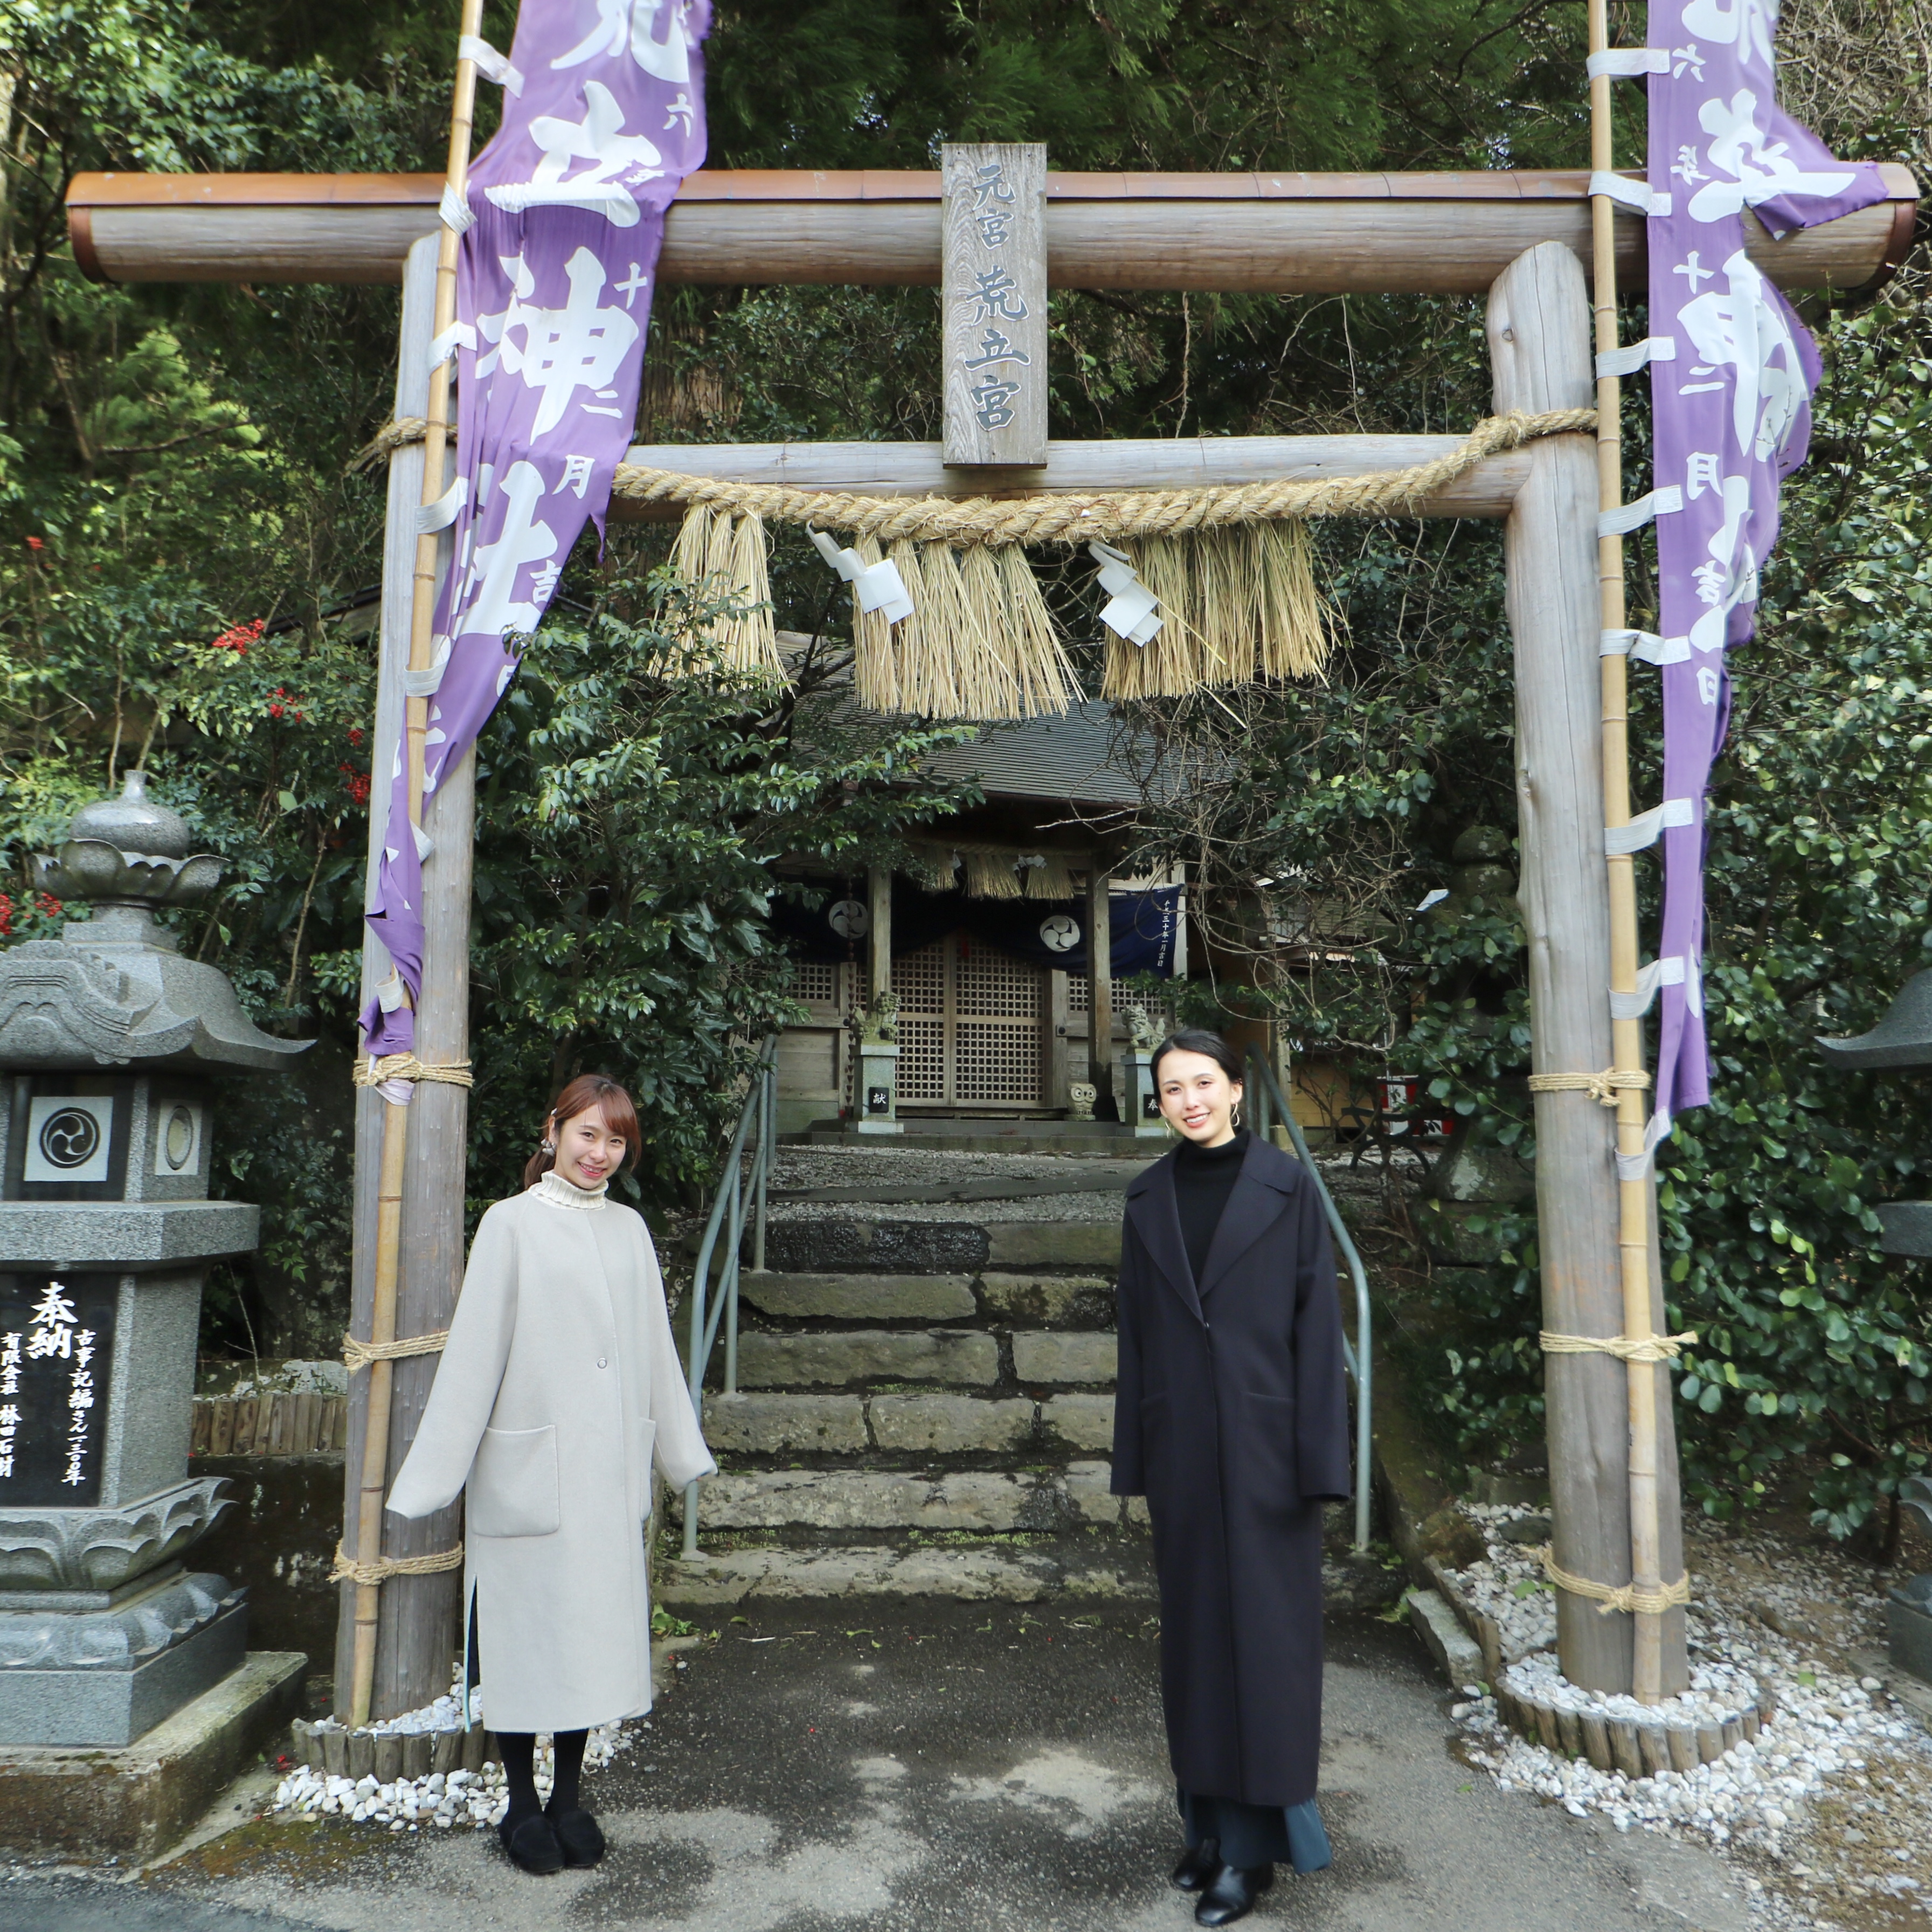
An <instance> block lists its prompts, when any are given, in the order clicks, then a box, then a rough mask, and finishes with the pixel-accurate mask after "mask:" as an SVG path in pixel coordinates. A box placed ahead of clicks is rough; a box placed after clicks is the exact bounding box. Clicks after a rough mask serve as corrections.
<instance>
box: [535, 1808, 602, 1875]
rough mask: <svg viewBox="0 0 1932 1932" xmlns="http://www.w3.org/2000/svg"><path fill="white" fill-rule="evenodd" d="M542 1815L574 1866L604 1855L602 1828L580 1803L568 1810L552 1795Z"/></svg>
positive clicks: (564, 1854)
mask: <svg viewBox="0 0 1932 1932" xmlns="http://www.w3.org/2000/svg"><path fill="white" fill-rule="evenodd" d="M543 1815H544V1821H545V1823H547V1824H548V1825H549V1826H550V1830H551V1832H553V1834H554V1835H555V1836H556V1842H557V1845H558V1847H559V1849H560V1850H561V1851H562V1854H563V1861H564V1863H565V1864H567V1865H568V1866H570V1867H572V1868H573V1869H574V1868H575V1867H578V1866H581V1865H594V1864H596V1862H597V1861H598V1859H599V1858H601V1857H602V1856H603V1855H604V1832H603V1829H602V1828H601V1826H599V1825H598V1823H597V1820H595V1818H593V1817H591V1815H590V1814H589V1812H588V1811H585V1810H584V1809H583V1807H582V1806H581V1805H573V1806H571V1808H570V1809H569V1810H568V1811H565V1810H564V1809H562V1808H561V1807H559V1805H558V1803H557V1802H556V1799H554V1798H553V1799H551V1800H550V1802H549V1803H548V1804H547V1805H545V1806H544V1814H543Z"/></svg>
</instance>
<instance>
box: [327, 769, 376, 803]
mask: <svg viewBox="0 0 1932 1932" xmlns="http://www.w3.org/2000/svg"><path fill="white" fill-rule="evenodd" d="M335 769H337V770H338V771H339V772H341V774H342V775H343V777H344V778H345V779H347V781H348V787H349V802H350V804H351V805H367V804H368V802H369V775H368V772H359V771H358V770H357V769H356V767H355V766H353V765H338V766H336V768H335Z"/></svg>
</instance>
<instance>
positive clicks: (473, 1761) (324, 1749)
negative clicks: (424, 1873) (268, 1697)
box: [293, 1718, 502, 1784]
mask: <svg viewBox="0 0 1932 1932" xmlns="http://www.w3.org/2000/svg"><path fill="white" fill-rule="evenodd" d="M293 1742H294V1744H295V1755H296V1757H298V1758H299V1759H300V1760H302V1763H304V1764H305V1765H306V1766H308V1769H310V1770H311V1771H319V1772H322V1773H323V1775H325V1776H326V1777H330V1778H355V1779H358V1780H360V1779H362V1778H374V1780H375V1781H376V1782H377V1784H395V1781H397V1780H398V1778H410V1779H415V1778H428V1776H429V1775H431V1773H432V1772H439V1771H440V1772H442V1773H443V1775H444V1776H445V1777H447V1776H448V1775H449V1773H450V1772H452V1771H466V1772H470V1773H471V1774H472V1775H474V1774H475V1773H476V1772H480V1771H481V1769H483V1767H484V1765H486V1764H500V1763H502V1753H501V1751H500V1750H499V1748H498V1746H497V1743H496V1734H495V1733H493V1732H490V1731H486V1730H484V1727H482V1726H481V1724H470V1725H468V1726H466V1727H464V1726H455V1725H452V1726H451V1727H449V1729H447V1730H440V1731H372V1730H367V1729H365V1728H364V1727H360V1726H358V1727H355V1728H353V1729H352V1728H350V1727H348V1726H347V1725H344V1724H311V1723H309V1722H308V1721H307V1720H306V1719H305V1718H297V1719H296V1721H295V1726H294V1740H293Z"/></svg>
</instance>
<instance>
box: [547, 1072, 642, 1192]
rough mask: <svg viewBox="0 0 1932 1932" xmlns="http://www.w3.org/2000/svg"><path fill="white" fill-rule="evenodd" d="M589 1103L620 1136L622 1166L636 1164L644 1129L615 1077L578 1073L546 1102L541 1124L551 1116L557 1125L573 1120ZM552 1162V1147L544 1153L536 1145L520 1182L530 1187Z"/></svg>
mask: <svg viewBox="0 0 1932 1932" xmlns="http://www.w3.org/2000/svg"><path fill="white" fill-rule="evenodd" d="M592 1107H595V1108H596V1109H598V1111H599V1112H601V1114H602V1115H603V1116H604V1125H605V1126H606V1127H608V1128H609V1129H610V1131H611V1132H612V1133H613V1134H622V1136H623V1137H624V1147H625V1154H624V1169H625V1172H628V1171H629V1170H630V1169H631V1168H634V1167H635V1166H637V1157H638V1156H639V1155H640V1154H642V1153H643V1151H644V1130H643V1128H641V1127H639V1126H638V1125H637V1109H636V1107H635V1106H633V1105H632V1104H631V1097H630V1095H629V1094H627V1093H625V1091H624V1090H623V1088H621V1087H619V1085H617V1083H616V1081H614V1080H612V1079H607V1078H606V1077H605V1076H604V1075H603V1074H601V1073H580V1074H579V1075H578V1076H577V1078H576V1079H574V1080H573V1081H572V1082H571V1083H570V1085H568V1087H566V1088H565V1089H564V1090H563V1091H562V1093H561V1094H559V1095H558V1096H557V1097H556V1099H555V1100H553V1101H552V1102H551V1103H550V1112H548V1113H547V1114H546V1115H544V1125H545V1126H546V1127H547V1126H549V1124H550V1123H551V1122H552V1121H555V1122H556V1124H557V1126H558V1127H562V1126H563V1124H565V1121H574V1120H575V1119H576V1118H577V1115H579V1114H586V1113H588V1112H589V1111H590V1109H592ZM554 1166H556V1150H555V1148H552V1149H551V1150H550V1151H549V1152H548V1153H545V1152H544V1150H543V1149H542V1148H538V1149H537V1151H536V1152H535V1154H532V1155H531V1156H530V1157H529V1160H527V1161H526V1162H525V1163H524V1164H523V1185H524V1186H525V1187H535V1185H536V1184H537V1183H538V1181H541V1179H542V1178H543V1177H544V1175H547V1173H548V1172H550V1169H552V1168H553V1167H554Z"/></svg>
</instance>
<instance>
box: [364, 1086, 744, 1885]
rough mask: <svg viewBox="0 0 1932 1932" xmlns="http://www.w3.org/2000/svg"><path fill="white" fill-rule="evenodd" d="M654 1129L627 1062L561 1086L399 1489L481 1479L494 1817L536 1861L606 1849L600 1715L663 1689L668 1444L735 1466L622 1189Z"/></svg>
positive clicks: (463, 1309) (533, 1865) (476, 1544)
mask: <svg viewBox="0 0 1932 1932" xmlns="http://www.w3.org/2000/svg"><path fill="white" fill-rule="evenodd" d="M642 1140H643V1137H642V1135H641V1134H640V1131H639V1130H638V1127H637V1112H636V1109H634V1107H633V1106H631V1097H630V1096H629V1095H628V1094H626V1093H625V1091H624V1090H623V1088H621V1087H619V1085H617V1083H616V1082H615V1081H614V1080H607V1079H604V1078H603V1077H602V1076H601V1075H598V1074H586V1075H584V1076H582V1077H581V1078H580V1079H576V1080H573V1081H572V1082H571V1083H570V1085H568V1087H566V1088H565V1089H564V1090H563V1091H562V1093H561V1094H559V1095H558V1096H557V1098H556V1104H555V1105H554V1106H553V1107H552V1108H551V1109H550V1115H549V1118H548V1119H547V1121H545V1122H544V1139H543V1147H542V1150H541V1152H539V1153H538V1154H536V1155H535V1156H534V1157H532V1160H531V1161H530V1163H529V1166H527V1167H526V1169H524V1171H523V1178H524V1181H525V1183H526V1186H525V1188H524V1190H523V1193H521V1194H519V1195H517V1196H514V1197H513V1198H512V1199H509V1200H508V1201H499V1202H497V1203H496V1205H495V1206H494V1207H493V1208H490V1210H489V1211H488V1212H487V1213H486V1214H484V1217H483V1219H482V1220H481V1223H479V1224H478V1227H477V1230H476V1238H475V1241H474V1242H473V1243H472V1244H471V1247H470V1250H469V1268H468V1271H466V1274H464V1276H463V1293H462V1296H461V1298H460V1300H459V1301H458V1303H457V1305H456V1313H455V1318H454V1319H452V1322H451V1323H450V1326H449V1341H448V1342H447V1343H446V1344H445V1346H444V1348H443V1361H442V1364H441V1366H440V1368H439V1369H438V1370H437V1377H436V1383H435V1386H434V1388H432V1389H431V1391H430V1398H429V1402H428V1406H426V1407H425V1409H424V1411H423V1418H422V1426H421V1427H420V1428H419V1429H418V1430H417V1431H416V1442H415V1444H414V1445H413V1448H411V1449H410V1453H409V1455H408V1457H407V1459H406V1460H404V1464H403V1466H402V1468H401V1470H400V1471H399V1472H398V1475H397V1477H396V1481H395V1487H394V1488H393V1489H392V1490H391V1491H390V1493H389V1508H391V1509H392V1510H393V1511H395V1513H396V1514H398V1516H403V1517H423V1516H428V1515H429V1514H431V1512H432V1511H435V1510H440V1509H443V1508H446V1507H447V1506H448V1505H449V1504H450V1503H451V1502H454V1501H455V1499H456V1496H457V1495H458V1492H459V1491H460V1490H463V1489H465V1488H467V1490H468V1492H469V1494H468V1499H467V1505H466V1532H467V1534H466V1546H465V1547H466V1558H465V1562H464V1566H463V1602H464V1604H465V1606H466V1610H465V1619H464V1621H465V1624H466V1628H467V1630H468V1632H469V1658H468V1670H467V1678H466V1681H467V1682H471V1683H475V1682H485V1683H486V1684H487V1690H486V1691H485V1696H486V1697H487V1703H488V1708H487V1712H486V1713H485V1715H486V1716H487V1720H488V1722H489V1725H490V1729H491V1730H493V1732H495V1733H496V1736H497V1739H498V1741H499V1745H500V1746H501V1748H502V1757H503V1769H504V1772H505V1775H506V1776H507V1778H508V1781H509V1803H508V1809H507V1810H506V1811H505V1814H504V1816H503V1819H502V1823H500V1824H499V1826H498V1827H497V1829H498V1832H499V1835H500V1836H501V1838H502V1843H503V1847H504V1849H505V1851H507V1852H508V1853H509V1855H510V1856H511V1858H513V1859H514V1861H516V1863H517V1864H519V1865H520V1866H522V1867H523V1869H524V1870H526V1871H532V1872H553V1871H556V1870H558V1869H559V1867H562V1866H563V1865H565V1864H569V1865H591V1864H595V1863H596V1862H597V1861H598V1859H599V1858H601V1857H602V1856H603V1855H604V1835H603V1833H602V1832H601V1831H600V1830H599V1829H598V1826H597V1821H596V1820H595V1819H594V1818H592V1817H591V1815H590V1814H589V1812H587V1811H585V1810H584V1809H583V1808H582V1806H581V1805H580V1803H579V1802H578V1793H577V1775H578V1772H579V1771H580V1768H581V1766H582V1764H583V1746H584V1741H585V1738H586V1735H587V1733H588V1731H589V1727H591V1726H592V1724H605V1723H608V1722H610V1721H613V1720H614V1719H617V1718H630V1717H636V1716H637V1715H640V1714H641V1713H643V1712H646V1711H648V1710H649V1709H650V1708H651V1607H650V1601H649V1595H648V1591H647V1586H646V1580H645V1573H644V1537H645V1534H646V1519H647V1518H648V1517H649V1514H650V1511H651V1490H652V1483H651V1464H652V1456H653V1454H655V1458H656V1461H657V1465H658V1467H659V1468H660V1469H662V1470H663V1472H664V1475H665V1478H667V1481H669V1482H670V1484H672V1486H673V1487H676V1488H679V1489H681V1488H682V1487H684V1485H685V1484H687V1483H689V1482H691V1481H694V1480H695V1479H696V1478H698V1477H700V1476H703V1475H709V1474H710V1473H711V1472H712V1470H713V1469H715V1467H716V1465H715V1463H713V1462H712V1460H711V1457H710V1454H709V1451H707V1450H706V1448H705V1446H704V1439H703V1436H701V1435H700V1433H699V1431H698V1427H697V1417H696V1415H694V1413H693V1412H692V1409H691V1397H690V1395H689V1394H688V1391H686V1389H685V1384H684V1377H683V1375H682V1371H681V1370H680V1369H679V1364H678V1359H677V1354H676V1350H675V1349H673V1346H672V1345H671V1334H670V1316H669V1315H668V1314H667V1312H666V1310H665V1307H664V1278H663V1277H662V1275H661V1274H660V1273H659V1272H658V1260H657V1255H656V1252H655V1250H654V1249H653V1248H652V1245H651V1238H650V1235H649V1231H648V1230H647V1229H646V1228H645V1226H644V1223H643V1219H642V1217H640V1216H639V1215H637V1214H635V1213H634V1212H633V1211H631V1209H630V1208H625V1207H623V1206H622V1205H619V1203H617V1202H614V1201H612V1200H610V1199H608V1198H607V1193H606V1190H607V1187H608V1186H609V1184H610V1176H611V1175H613V1174H614V1173H616V1172H618V1171H619V1169H620V1168H628V1167H629V1166H631V1165H632V1164H634V1163H635V1161H636V1160H637V1155H638V1154H639V1152H640V1148H641V1146H642ZM479 1653H480V1655H479ZM485 1664H487V1670H486V1669H484V1665H485ZM539 1731H542V1732H547V1733H550V1736H552V1738H553V1740H554V1745H555V1752H556V1778H555V1781H554V1786H553V1790H552V1793H551V1796H550V1803H549V1805H548V1806H547V1807H540V1806H539V1805H538V1802H537V1792H536V1784H535V1776H534V1772H533V1763H534V1756H535V1745H536V1733H538V1732H539Z"/></svg>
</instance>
